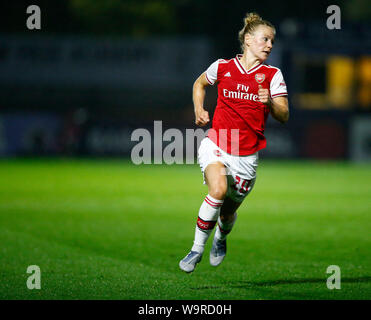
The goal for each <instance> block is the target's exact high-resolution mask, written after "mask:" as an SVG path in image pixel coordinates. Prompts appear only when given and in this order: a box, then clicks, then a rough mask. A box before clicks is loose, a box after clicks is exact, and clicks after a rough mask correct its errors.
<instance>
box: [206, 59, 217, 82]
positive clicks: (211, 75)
mask: <svg viewBox="0 0 371 320" xmlns="http://www.w3.org/2000/svg"><path fill="white" fill-rule="evenodd" d="M218 67H219V60H216V61H215V62H213V63H212V64H211V65H210V67H208V68H207V70H206V72H205V75H206V80H207V81H208V82H209V83H210V84H211V85H214V83H215V81H216V80H217V79H218Z"/></svg>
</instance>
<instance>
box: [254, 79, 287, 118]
mask: <svg viewBox="0 0 371 320" xmlns="http://www.w3.org/2000/svg"><path fill="white" fill-rule="evenodd" d="M258 96H259V100H260V101H261V102H262V103H264V104H265V105H267V106H268V107H269V109H270V112H271V115H272V117H273V118H274V119H276V120H277V121H279V122H281V123H285V122H287V121H288V120H289V102H288V100H287V97H276V98H273V99H272V98H271V96H270V94H269V90H268V89H263V87H262V86H261V85H259V90H258Z"/></svg>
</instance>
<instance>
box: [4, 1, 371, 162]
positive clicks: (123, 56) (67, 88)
mask: <svg viewBox="0 0 371 320" xmlns="http://www.w3.org/2000/svg"><path fill="white" fill-rule="evenodd" d="M29 4H39V5H40V8H41V13H42V27H41V30H32V31H31V30H28V29H27V28H26V23H25V22H26V18H27V17H28V15H26V12H25V11H26V9H25V8H26V7H27V6H28V5H29ZM330 4H333V3H332V2H331V1H324V2H323V1H311V2H309V1H308V2H304V3H299V2H295V1H293V2H291V1H289V2H283V3H281V4H280V5H277V4H276V1H270V0H269V1H249V2H244V1H240V2H239V1H211V0H210V1H209V0H206V1H191V0H189V1H187V0H178V1H161V0H157V1H139V2H138V1H131V0H126V1H88V0H80V1H77V0H76V1H73V0H70V1H58V2H56V1H53V2H50V1H39V2H36V3H35V2H32V1H31V2H30V1H19V0H18V1H12V2H8V1H7V2H4V3H2V4H1V12H2V19H1V22H0V23H1V34H0V37H1V41H0V44H1V46H0V65H1V73H0V120H1V122H0V123H1V126H0V155H1V156H2V157H9V156H11V157H14V156H16V157H17V156H92V157H96V156H128V155H130V151H131V148H132V145H133V143H131V142H130V135H131V132H132V130H133V129H135V128H140V127H144V128H149V129H151V130H153V121H154V120H162V121H163V126H164V127H175V128H181V129H184V128H194V127H195V126H194V124H193V110H192V96H191V89H192V84H193V82H194V80H195V79H196V77H197V76H198V75H199V74H200V73H201V72H203V71H204V70H205V69H206V68H207V67H208V66H209V65H210V64H211V63H212V62H213V61H214V60H216V59H217V58H220V57H223V58H231V57H234V56H235V54H236V53H239V43H238V40H237V34H238V31H239V30H240V29H241V27H242V18H243V17H244V15H245V13H246V12H248V11H257V12H258V13H259V14H261V15H262V16H263V17H264V18H266V19H268V20H271V21H272V22H273V23H274V24H275V25H276V26H277V31H278V33H277V36H276V39H277V41H276V45H275V49H274V52H273V54H272V56H271V57H270V60H269V62H270V63H271V64H273V65H276V66H278V67H280V68H281V69H282V70H283V74H284V77H285V80H286V82H287V85H288V89H289V100H290V111H291V120H290V121H289V123H288V124H286V125H284V126H282V125H280V124H278V123H276V122H275V121H273V120H272V119H271V120H270V121H269V122H268V128H267V132H266V134H267V138H268V143H269V144H268V148H267V149H266V150H264V151H263V152H262V156H264V157H273V158H309V159H339V160H351V161H369V160H370V159H371V147H370V135H371V133H370V129H369V128H370V127H371V122H370V121H371V120H370V111H371V93H370V86H371V75H370V72H371V57H370V48H371V40H370V37H369V36H367V35H368V34H369V33H370V31H371V26H370V9H369V6H368V5H367V2H366V1H361V0H358V1H352V2H349V1H340V2H338V3H337V4H338V5H339V6H340V8H341V13H342V16H341V19H342V20H341V30H328V29H327V28H326V20H327V18H328V16H329V14H327V13H326V8H327V7H328V5H330ZM215 95H216V90H215V89H214V88H212V89H210V90H209V92H208V97H207V106H208V107H209V109H211V110H213V108H214V106H215Z"/></svg>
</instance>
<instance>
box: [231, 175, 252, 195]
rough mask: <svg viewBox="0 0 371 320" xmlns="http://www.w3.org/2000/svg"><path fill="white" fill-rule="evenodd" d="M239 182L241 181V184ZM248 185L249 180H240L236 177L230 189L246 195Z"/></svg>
mask: <svg viewBox="0 0 371 320" xmlns="http://www.w3.org/2000/svg"><path fill="white" fill-rule="evenodd" d="M241 180H242V184H241ZM250 184H251V180H245V179H241V178H240V177H239V176H236V181H235V182H234V184H232V186H231V187H232V188H233V189H234V190H238V192H240V193H246V192H247V191H248V190H249V186H250Z"/></svg>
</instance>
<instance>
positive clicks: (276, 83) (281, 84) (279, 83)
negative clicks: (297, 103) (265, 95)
mask: <svg viewBox="0 0 371 320" xmlns="http://www.w3.org/2000/svg"><path fill="white" fill-rule="evenodd" d="M270 94H271V97H272V98H276V97H280V96H287V87H286V83H285V80H284V79H283V75H282V72H281V70H279V69H278V71H277V72H276V73H275V75H274V76H273V78H272V80H271V84H270Z"/></svg>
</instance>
